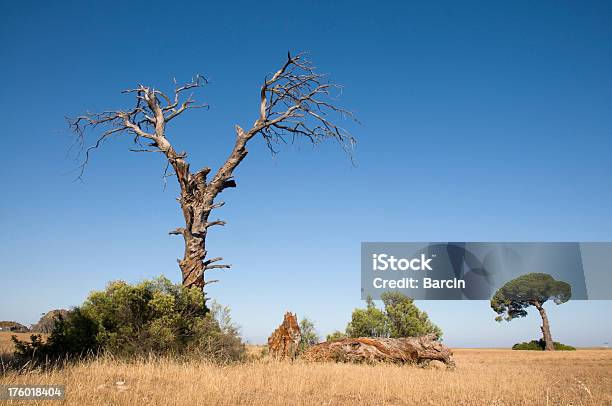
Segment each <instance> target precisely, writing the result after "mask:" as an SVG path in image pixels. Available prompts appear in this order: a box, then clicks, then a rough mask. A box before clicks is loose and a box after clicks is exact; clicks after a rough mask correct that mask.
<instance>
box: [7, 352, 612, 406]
mask: <svg viewBox="0 0 612 406" xmlns="http://www.w3.org/2000/svg"><path fill="white" fill-rule="evenodd" d="M250 353H251V354H252V355H253V358H256V357H257V356H258V354H260V353H261V348H257V347H252V348H250ZM455 354H456V355H455V359H456V361H457V368H456V369H455V370H452V371H451V370H446V369H435V368H419V367H414V366H403V367H402V366H395V365H377V366H366V365H349V364H308V363H304V362H294V363H290V362H273V361H268V360H265V359H253V360H251V361H249V362H247V363H243V364H237V365H227V366H219V365H213V364H209V363H206V362H196V361H192V362H187V363H180V362H177V361H172V360H164V359H156V360H150V361H146V362H145V361H138V362H130V363H127V362H121V361H116V360H111V359H104V358H101V359H98V360H96V361H92V362H88V363H81V364H78V365H74V366H71V367H67V368H65V369H62V370H58V371H53V372H47V373H44V372H41V371H29V372H27V373H23V374H17V373H15V372H9V373H6V374H4V375H2V376H0V384H65V385H66V387H67V391H66V393H67V395H66V401H65V402H62V403H64V404H68V405H145V404H147V405H153V404H159V405H191V404H199V405H202V404H222V405H236V404H266V405H267V404H279V405H280V404H283V405H284V404H298V405H300V404H303V405H313V404H318V405H342V404H367V405H483V404H484V405H612V351H606V350H579V351H575V352H556V353H543V352H533V351H520V352H519V351H510V350H480V349H460V350H455ZM118 382H119V384H118ZM7 403H8V404H17V403H16V402H15V403H11V402H7ZM47 403H48V402H47ZM58 403H59V402H58ZM27 404H35V402H33V401H29V402H28V403H27Z"/></svg>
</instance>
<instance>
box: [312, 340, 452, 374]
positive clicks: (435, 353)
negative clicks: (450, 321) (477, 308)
mask: <svg viewBox="0 0 612 406" xmlns="http://www.w3.org/2000/svg"><path fill="white" fill-rule="evenodd" d="M452 355H453V352H452V351H451V350H450V349H449V348H448V347H446V346H445V345H444V344H442V343H441V342H439V341H438V340H437V339H436V336H435V335H434V334H428V335H425V336H421V337H406V338H370V337H362V338H345V339H343V340H338V341H327V342H324V343H319V344H316V345H313V346H312V347H310V348H309V349H308V350H306V352H305V353H304V354H303V355H302V356H301V357H300V358H302V359H304V360H307V361H336V362H358V363H374V362H390V363H396V364H405V363H417V364H421V363H427V362H429V361H441V362H443V363H444V364H446V366H447V367H454V366H455V362H454V361H453V358H452Z"/></svg>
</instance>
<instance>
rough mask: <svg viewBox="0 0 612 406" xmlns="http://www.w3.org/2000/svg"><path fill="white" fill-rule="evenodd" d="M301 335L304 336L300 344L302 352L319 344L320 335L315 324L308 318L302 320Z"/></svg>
mask: <svg viewBox="0 0 612 406" xmlns="http://www.w3.org/2000/svg"><path fill="white" fill-rule="evenodd" d="M300 333H301V334H302V338H301V339H300V344H299V351H300V352H303V351H305V350H306V349H307V348H308V347H310V346H311V345H315V344H317V343H318V342H319V335H318V334H317V331H316V329H315V326H314V323H313V322H312V321H311V320H310V319H308V318H307V317H304V318H303V319H302V320H300Z"/></svg>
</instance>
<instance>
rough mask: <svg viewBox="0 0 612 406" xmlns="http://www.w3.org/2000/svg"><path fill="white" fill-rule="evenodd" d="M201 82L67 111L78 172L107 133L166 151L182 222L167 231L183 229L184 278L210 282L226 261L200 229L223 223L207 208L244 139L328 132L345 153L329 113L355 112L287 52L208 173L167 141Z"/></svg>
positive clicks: (239, 156)
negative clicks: (91, 137) (251, 114)
mask: <svg viewBox="0 0 612 406" xmlns="http://www.w3.org/2000/svg"><path fill="white" fill-rule="evenodd" d="M206 83H207V81H206V79H205V78H204V77H202V76H196V78H195V79H194V80H193V81H192V82H191V83H188V84H186V85H183V86H175V89H174V91H173V93H171V94H167V93H164V92H162V91H160V90H158V89H156V88H153V87H149V86H144V85H139V86H138V87H136V88H135V89H129V90H125V91H124V92H123V93H127V94H131V95H134V97H135V105H134V107H133V108H132V109H129V110H111V111H104V112H102V113H86V114H84V115H82V116H79V117H76V118H74V119H69V124H70V128H71V130H72V131H73V132H74V133H75V135H76V137H77V144H78V145H79V146H80V150H82V151H84V158H83V161H82V164H81V166H80V175H79V177H82V175H83V171H84V169H85V167H86V165H87V164H88V162H89V159H90V154H91V152H92V151H93V150H95V149H97V148H98V147H100V145H102V143H103V142H104V141H105V140H107V139H108V138H109V137H110V136H111V135H117V134H124V135H130V136H132V137H133V141H134V143H136V144H137V145H138V148H137V149H132V151H134V152H152V153H160V154H162V155H163V156H164V157H165V161H166V171H165V172H164V175H165V176H166V174H167V171H168V170H169V168H170V167H171V168H172V170H173V173H171V174H170V175H175V176H176V179H177V181H178V184H179V187H180V196H179V199H178V201H179V203H180V205H181V209H182V212H183V217H184V219H185V226H184V227H179V228H177V229H175V230H173V231H171V232H170V234H174V235H180V236H182V237H183V239H184V241H185V252H184V255H183V259H180V260H178V263H179V267H180V269H181V273H182V276H183V285H184V286H186V287H197V288H200V289H203V288H204V286H205V285H207V284H209V283H212V282H216V281H214V280H205V278H204V273H205V271H207V270H211V269H223V268H229V267H230V265H229V264H223V263H221V261H222V260H223V258H221V257H211V258H209V257H208V256H207V252H206V237H207V235H208V230H209V229H210V228H211V227H213V226H223V225H225V221H222V220H218V219H216V220H211V219H210V217H211V213H212V211H213V210H215V209H217V208H219V207H221V206H223V204H224V202H223V201H219V200H217V198H218V196H219V194H220V193H221V192H222V191H223V190H224V189H227V188H233V187H236V182H235V180H234V171H235V170H236V168H237V167H238V165H240V163H241V162H242V161H243V159H244V158H245V157H246V156H247V154H248V150H247V144H248V142H249V141H251V140H252V139H254V138H257V137H261V138H263V140H264V141H265V142H266V144H267V146H268V147H269V148H270V150H271V151H273V152H275V149H274V146H275V145H276V144H279V143H286V142H288V141H293V140H295V139H297V138H306V139H307V140H309V141H310V142H312V143H313V144H318V143H320V142H321V141H324V140H326V139H333V140H336V141H338V142H339V143H340V145H341V146H342V147H343V149H345V150H346V151H348V152H349V153H350V150H351V149H352V147H353V145H354V143H355V139H354V138H353V137H352V135H351V134H350V133H349V132H348V131H347V130H345V129H343V128H342V127H340V126H339V125H337V124H336V123H335V121H333V120H332V119H331V118H330V115H332V114H333V113H337V114H338V115H339V116H340V117H341V118H351V119H352V118H353V116H352V114H351V113H350V112H348V111H346V110H344V109H342V108H340V107H338V106H337V105H336V101H335V100H336V99H335V97H336V94H337V93H339V90H340V87H339V86H338V85H336V84H333V83H330V82H329V81H328V80H327V77H326V75H324V74H321V73H318V72H317V71H316V69H315V67H314V66H313V65H312V63H311V62H310V61H308V60H307V59H306V58H305V56H304V54H299V55H297V56H291V54H288V55H287V60H286V61H285V63H284V64H283V65H282V67H281V68H280V69H279V70H278V71H276V73H274V74H273V75H271V76H270V77H269V78H268V77H266V78H265V79H264V81H263V84H262V85H261V89H260V91H259V97H258V99H259V106H258V107H259V115H258V117H257V118H256V120H255V122H254V123H253V124H252V125H251V126H250V127H248V128H247V129H246V130H245V129H243V128H242V127H240V126H239V125H236V126H235V133H236V135H235V137H236V139H235V144H234V146H233V148H232V150H231V152H230V153H229V156H228V157H227V159H226V160H225V163H223V165H221V167H220V168H219V169H218V170H217V171H216V172H214V173H211V168H209V167H204V168H202V169H199V170H197V171H195V172H192V171H191V170H190V167H189V163H188V162H187V153H185V152H177V150H176V149H175V148H174V146H173V145H172V143H171V141H170V140H171V131H170V130H169V127H168V124H169V123H170V122H171V121H172V120H174V119H175V118H177V117H178V116H180V115H181V114H183V113H184V112H185V111H187V110H190V109H194V108H201V107H207V106H206V105H202V104H197V103H196V102H195V100H194V99H193V94H190V95H188V96H186V94H187V93H189V92H191V91H193V90H197V89H198V88H201V87H202V86H203V85H204V84H206ZM175 85H176V81H175ZM90 130H92V131H94V132H95V130H100V131H99V132H98V133H97V134H96V136H97V137H96V139H95V142H93V143H92V144H88V143H87V142H86V133H88V132H89V131H90Z"/></svg>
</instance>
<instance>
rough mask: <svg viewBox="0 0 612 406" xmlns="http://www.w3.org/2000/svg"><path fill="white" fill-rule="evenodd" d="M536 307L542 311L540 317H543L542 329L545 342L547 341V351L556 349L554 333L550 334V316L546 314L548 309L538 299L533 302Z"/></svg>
mask: <svg viewBox="0 0 612 406" xmlns="http://www.w3.org/2000/svg"><path fill="white" fill-rule="evenodd" d="M533 305H534V306H535V308H536V309H538V311H539V312H540V317H542V325H541V326H540V329H541V330H542V336H543V338H544V342H545V343H546V348H545V350H546V351H554V350H555V345H554V343H553V339H552V335H551V334H550V324H549V323H548V316H547V315H546V310H544V307H543V306H542V304H541V303H540V302H538V301H536V302H534V304H533Z"/></svg>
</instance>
